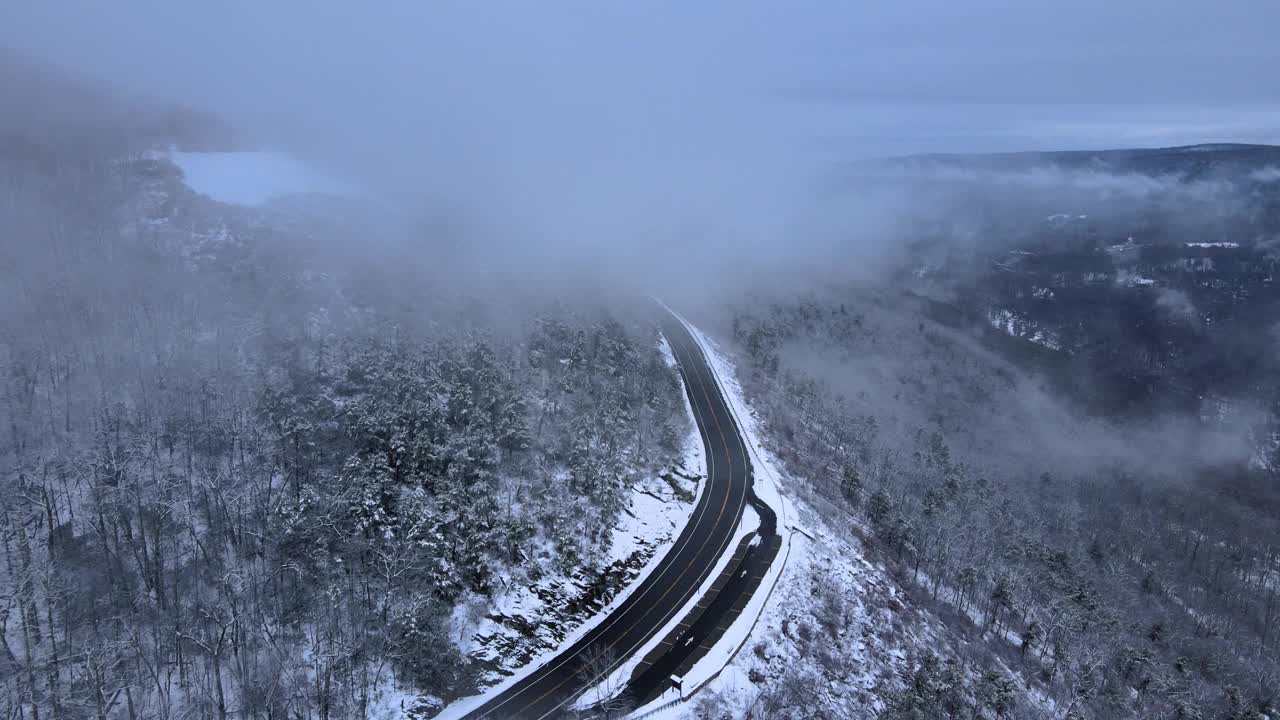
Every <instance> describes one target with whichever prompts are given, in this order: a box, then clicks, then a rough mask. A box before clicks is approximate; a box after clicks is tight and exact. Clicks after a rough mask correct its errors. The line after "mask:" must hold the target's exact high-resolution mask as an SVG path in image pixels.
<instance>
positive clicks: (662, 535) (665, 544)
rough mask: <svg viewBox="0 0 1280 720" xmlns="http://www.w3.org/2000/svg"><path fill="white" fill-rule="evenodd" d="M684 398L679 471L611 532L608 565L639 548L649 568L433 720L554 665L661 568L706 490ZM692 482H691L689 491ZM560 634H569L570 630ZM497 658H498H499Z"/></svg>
mask: <svg viewBox="0 0 1280 720" xmlns="http://www.w3.org/2000/svg"><path fill="white" fill-rule="evenodd" d="M659 350H660V351H661V353H662V355H663V357H664V358H665V359H666V362H667V365H668V366H669V367H673V368H674V367H675V364H676V361H675V356H674V355H673V354H672V352H671V349H670V347H669V346H668V345H667V344H666V341H665V340H662V341H661V342H660V346H659ZM681 396H682V397H684V398H685V401H684V403H685V413H686V415H687V416H688V419H689V432H688V434H687V436H686V437H685V439H684V445H683V450H684V452H683V456H682V459H681V462H680V468H679V472H678V473H676V474H673V475H672V476H670V477H668V478H665V479H664V478H660V477H653V478H645V479H643V480H642V481H641V482H639V483H637V484H636V485H635V486H633V487H632V492H631V495H630V501H629V506H628V510H627V511H626V512H624V513H623V515H622V517H621V519H620V521H619V524H618V526H617V527H616V528H614V530H613V542H612V543H611V546H610V549H609V555H608V561H610V562H618V561H620V560H622V559H625V558H628V557H631V556H633V554H634V553H635V552H636V550H638V549H642V550H645V551H646V552H647V553H648V560H647V562H646V564H645V565H644V566H643V567H642V568H641V569H640V570H639V572H638V573H637V574H636V575H635V576H634V577H632V578H631V579H630V580H629V581H628V582H627V584H626V586H625V587H624V588H623V589H622V590H621V591H619V592H618V593H617V594H616V595H615V596H614V597H613V598H612V599H611V600H610V601H609V603H608V604H606V605H605V606H604V607H602V608H600V609H599V610H597V611H596V612H594V613H593V614H592V615H591V616H590V617H589V618H588V619H586V620H585V621H583V622H581V624H579V625H577V626H576V627H573V628H569V629H568V630H569V631H568V632H566V633H565V634H564V636H563V638H562V639H560V640H559V641H558V642H556V643H554V645H553V646H551V647H549V648H548V649H546V650H544V651H543V652H541V653H539V654H538V655H537V656H536V657H535V658H533V659H532V660H530V661H528V662H526V663H524V664H522V665H521V666H519V667H518V668H513V669H512V674H510V675H509V676H507V677H505V678H504V679H503V680H502V681H501V682H499V683H497V684H494V685H492V686H490V687H487V688H485V689H484V691H483V692H481V693H479V694H477V695H473V696H470V697H465V698H461V699H459V700H456V701H454V702H453V703H452V704H450V705H449V706H448V707H446V708H445V709H444V710H443V711H441V712H440V714H439V715H437V716H435V718H433V720H455V719H456V718H460V717H463V716H465V715H466V714H467V713H469V712H471V711H472V710H474V709H475V708H478V707H480V706H481V705H483V704H484V703H485V702H487V701H488V699H489V698H491V697H496V696H497V695H499V694H501V693H502V692H504V691H506V690H507V689H508V688H510V687H512V686H513V685H515V684H516V683H518V682H520V681H521V680H522V679H523V678H525V677H527V676H528V675H530V674H532V673H533V672H535V671H537V670H538V669H539V668H541V667H542V666H544V665H546V664H547V663H549V662H552V661H553V660H555V659H556V658H557V657H559V656H560V655H561V654H562V653H563V652H565V651H566V650H568V649H569V648H571V647H573V645H574V644H576V643H577V642H578V641H579V640H580V639H582V637H583V636H585V635H586V634H587V633H588V632H590V631H591V630H592V629H594V628H595V627H597V626H598V625H600V623H602V622H604V621H605V620H606V619H608V617H609V616H610V614H612V613H613V612H614V610H616V609H617V608H618V607H619V606H621V605H622V604H623V603H624V602H626V600H627V598H629V597H630V596H631V595H632V593H634V592H635V590H636V588H638V587H640V585H642V584H643V583H644V581H645V580H646V579H647V578H648V577H649V576H650V575H651V574H652V573H653V571H654V570H655V569H656V568H657V567H658V565H659V564H661V562H662V559H663V558H664V557H666V555H667V553H668V552H669V551H670V550H671V547H672V545H673V544H674V543H675V540H676V538H677V537H678V536H679V535H680V533H681V531H682V530H683V529H684V527H685V525H686V524H688V522H689V521H690V518H691V517H692V514H693V509H694V508H695V507H697V505H698V501H699V500H700V499H701V497H702V493H703V492H704V491H705V488H706V468H707V462H706V450H705V448H704V446H703V444H702V436H701V434H700V433H699V432H698V425H697V422H696V421H695V419H694V415H693V408H692V406H690V404H689V400H688V397H687V394H686V393H684V392H683V391H682V392H681ZM689 478H692V479H693V480H692V483H693V487H692V489H691V491H690V487H689V482H690V480H688V479H689ZM677 483H679V484H682V485H683V487H684V489H685V490H686V491H688V492H689V494H687V495H681V494H679V493H677V492H676V491H675V487H673V486H674V485H675V484H677ZM563 580H564V579H563V578H560V579H558V580H557V579H548V580H547V581H546V582H557V581H560V582H563ZM545 597H548V596H546V595H541V596H540V594H539V593H538V592H537V591H536V589H534V588H519V589H516V590H514V591H513V592H510V593H506V594H504V595H502V596H500V597H499V598H496V599H495V601H494V610H495V611H496V612H497V613H507V612H525V613H530V612H537V611H538V610H539V609H541V608H543V607H545V605H546V600H545V599H544V598H545ZM560 629H561V630H566V628H560ZM455 632H456V633H457V634H458V636H460V637H462V638H474V637H475V636H476V635H482V636H483V635H486V634H490V633H495V632H506V630H505V629H504V628H501V627H499V626H498V625H497V624H496V623H494V622H493V620H492V618H490V617H487V616H483V617H481V618H479V619H478V620H477V621H475V622H474V623H473V624H471V625H469V626H465V627H463V628H457V629H455ZM467 642H468V641H467V640H465V639H463V640H462V644H463V645H464V650H476V648H475V647H466V645H467ZM481 652H488V654H489V655H493V654H494V653H493V652H492V649H490V650H489V651H484V650H482V651H481ZM494 659H495V660H496V659H497V658H496V656H495V658H494Z"/></svg>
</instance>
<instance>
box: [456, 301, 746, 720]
mask: <svg viewBox="0 0 1280 720" xmlns="http://www.w3.org/2000/svg"><path fill="white" fill-rule="evenodd" d="M677 320H679V319H678V318H677ZM681 324H682V325H683V323H681ZM685 334H686V335H688V336H689V338H690V339H693V334H692V333H690V332H689V331H688V328H685ZM668 339H670V338H668ZM672 345H673V351H674V345H675V343H673V344H672ZM682 349H683V350H684V351H685V353H686V354H688V348H687V347H682ZM698 353H699V354H700V355H701V356H702V358H703V363H702V365H703V367H705V368H706V370H707V371H708V372H709V373H711V372H714V371H712V370H711V363H710V362H709V361H707V360H706V355H705V353H702V351H701V348H698ZM695 357H696V356H695ZM681 367H682V368H683V367H684V366H683V365H681ZM690 367H691V368H692V366H690ZM695 375H698V378H697V379H698V387H699V389H700V390H701V391H702V397H703V399H704V400H705V401H706V402H707V404H708V406H713V405H714V403H712V402H711V396H710V395H708V394H707V388H706V385H705V384H704V383H703V382H702V377H701V374H700V373H695ZM717 393H718V394H719V391H718V388H717ZM721 401H722V403H721V404H725V403H724V397H723V395H721ZM690 404H691V405H692V404H693V403H692V402H691V403H690ZM726 407H727V405H726ZM695 414H696V413H695ZM711 419H712V420H714V421H715V424H716V430H717V431H718V433H719V435H720V445H721V447H722V448H724V451H725V459H726V460H728V461H729V478H730V481H732V478H733V454H732V453H730V452H729V443H728V441H727V439H726V438H725V434H724V428H722V427H721V426H720V418H719V416H718V415H717V414H716V413H715V412H712V413H711ZM704 422H705V421H704ZM730 423H733V420H732V418H730ZM731 426H732V427H733V429H734V431H735V432H734V437H735V438H736V439H737V440H738V443H739V445H740V446H741V448H742V450H743V451H744V452H743V459H744V460H745V459H746V449H747V448H746V446H745V445H743V444H742V442H741V440H742V438H741V435H740V434H739V433H738V432H737V425H736V424H732V425H731ZM704 438H705V436H704ZM705 444H706V446H707V450H708V451H710V449H711V444H710V442H706V443H705ZM713 456H714V453H711V452H708V453H707V458H708V463H710V462H711V458H712V457H713ZM749 465H750V464H749V463H746V464H744V465H743V472H744V474H745V473H746V471H747V468H748V467H749ZM708 475H709V476H710V475H711V471H710V470H709V471H708ZM730 489H732V482H731V483H730ZM747 494H748V493H747V483H743V492H742V493H741V497H740V498H739V500H738V509H737V510H736V512H735V513H734V516H733V518H734V520H733V528H736V527H737V524H738V521H739V520H741V518H742V509H743V507H744V506H745V505H746V500H747ZM728 502H729V494H728V493H726V494H725V499H724V501H723V502H722V503H721V505H720V514H719V515H717V516H716V522H715V523H714V524H713V525H712V527H713V528H714V527H715V526H716V525H718V524H719V522H720V519H721V518H723V517H724V509H725V507H727V506H728ZM732 539H733V532H730V533H729V534H728V535H727V536H725V539H724V541H723V542H721V544H720V548H719V550H718V551H717V552H716V556H717V557H718V556H720V555H722V554H723V553H724V550H725V548H727V547H728V546H729V542H730V541H731V540H732ZM706 546H707V541H706V540H703V542H702V545H700V546H699V548H698V553H696V554H695V557H696V556H697V555H698V554H701V552H702V551H703V550H705V549H706ZM692 567H693V566H692V564H690V565H688V566H686V567H685V569H684V570H683V571H681V573H680V578H683V577H684V573H685V572H687V571H688V570H689V569H691V568H692ZM714 569H715V565H714V563H713V564H711V565H710V566H709V567H708V568H707V569H706V570H705V571H704V572H702V573H699V575H700V578H699V580H698V582H697V583H695V584H694V586H693V587H692V588H690V590H689V592H687V593H684V598H683V599H681V601H680V602H679V603H678V604H676V605H675V606H674V607H673V609H671V610H670V611H668V612H667V613H666V617H664V618H663V620H662V623H666V622H667V621H668V620H670V619H671V618H672V617H674V616H675V614H676V613H678V612H680V610H681V609H682V608H683V607H684V604H685V603H686V602H688V598H689V597H691V596H692V594H693V593H696V592H697V591H698V589H699V588H700V587H701V585H702V583H703V581H705V579H706V576H707V575H709V574H710V572H711V571H712V570H714ZM673 587H674V585H672V586H669V587H668V588H667V591H666V592H664V593H663V594H662V596H661V597H659V598H658V599H659V600H661V599H662V598H665V597H666V596H667V594H668V593H670V592H671V590H672V588H673ZM655 608H656V605H655V606H653V607H651V608H650V610H648V611H646V612H645V613H644V614H643V615H641V616H640V619H639V620H636V621H635V622H633V623H632V624H631V626H630V627H628V628H627V629H626V630H625V631H623V633H622V634H623V635H626V634H627V633H629V632H631V631H632V630H634V629H635V627H636V625H638V624H639V623H640V620H643V619H644V618H646V617H648V615H649V613H650V612H652V611H653V609H655ZM610 625H612V623H610ZM658 627H659V628H660V627H661V624H659V626H658ZM651 637H652V636H649V637H646V638H642V639H641V640H639V641H638V642H636V643H635V644H633V645H632V646H631V648H630V649H628V651H627V652H626V653H624V654H623V656H622V657H621V658H620V659H619V660H617V661H615V662H614V663H612V664H611V665H610V666H609V667H608V668H607V669H606V670H605V671H604V672H603V673H601V674H600V675H598V676H597V677H596V678H594V679H593V680H594V683H593V684H597V683H599V682H600V680H601V679H603V678H605V677H608V676H609V675H610V674H612V673H613V671H614V670H615V669H616V668H617V667H618V666H619V665H621V664H622V663H624V662H626V661H627V659H628V658H630V657H631V656H632V655H633V654H634V653H635V652H636V650H637V649H639V647H640V646H641V645H643V644H644V643H646V642H648V641H649V639H650V638H651ZM620 640H621V638H619V639H618V641H620ZM618 641H615V642H612V643H608V644H606V645H605V649H606V650H608V649H611V648H613V646H614V645H616V644H617V642H618ZM574 654H575V655H576V654H577V653H574ZM577 674H580V673H577ZM572 677H574V676H570V677H567V678H565V679H564V680H561V681H560V682H558V683H556V685H555V686H553V687H551V688H550V689H549V690H547V691H546V692H544V693H542V694H541V695H539V696H538V697H537V698H534V700H533V702H532V703H530V704H529V705H526V706H525V708H526V709H527V708H528V707H530V706H531V705H534V704H536V703H538V702H540V701H541V700H542V699H543V698H545V697H546V696H547V695H549V694H551V693H552V692H554V691H556V690H558V689H559V688H560V687H561V686H562V685H564V684H565V683H566V682H568V681H569V680H570V679H572ZM587 689H590V686H587ZM574 697H576V696H570V697H568V698H566V699H564V700H562V701H561V702H559V703H557V704H556V705H555V707H553V708H551V709H550V710H548V711H547V712H545V713H543V714H542V715H540V716H539V717H538V718H537V720H545V719H546V718H547V717H548V716H550V715H551V714H552V713H555V712H557V711H559V710H560V708H562V707H564V706H565V705H566V704H568V703H569V702H570V701H571V700H573V699H574ZM495 709H496V708H495ZM491 712H492V711H491ZM481 717H483V716H481Z"/></svg>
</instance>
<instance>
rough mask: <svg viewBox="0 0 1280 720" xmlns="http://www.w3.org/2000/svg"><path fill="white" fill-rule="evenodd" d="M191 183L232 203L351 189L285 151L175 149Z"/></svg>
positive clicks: (174, 157)
mask: <svg viewBox="0 0 1280 720" xmlns="http://www.w3.org/2000/svg"><path fill="white" fill-rule="evenodd" d="M169 158H170V159H171V160H172V161H173V163H174V164H175V165H177V166H178V167H179V168H181V170H182V174H183V177H184V179H185V181H186V183H187V185H188V186H189V187H190V188H191V189H192V190H195V191H196V192H198V193H200V194H201V195H206V196H208V197H209V198H212V199H213V200H216V201H218V202H221V203H227V204H231V205H250V206H252V205H265V204H267V203H268V202H270V201H271V200H273V199H276V198H281V197H288V196H291V195H311V194H322V195H344V194H350V193H351V188H350V187H348V186H346V185H345V184H343V183H340V182H338V181H337V180H334V179H332V178H329V177H326V176H325V175H324V174H323V173H321V172H319V171H317V170H315V169H314V168H311V167H308V166H307V165H305V164H304V163H302V162H300V161H298V160H297V159H295V158H292V157H289V156H288V155H284V154H282V153H276V152H265V151H246V152H177V151H174V152H171V153H169Z"/></svg>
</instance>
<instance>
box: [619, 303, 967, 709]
mask: <svg viewBox="0 0 1280 720" xmlns="http://www.w3.org/2000/svg"><path fill="white" fill-rule="evenodd" d="M690 330H691V332H693V333H694V335H695V337H696V338H697V339H698V340H699V342H700V343H701V344H702V346H703V350H704V352H705V353H706V355H707V359H708V362H710V363H711V365H712V368H713V370H715V372H716V374H717V376H718V379H719V380H720V382H721V385H722V389H723V390H724V393H725V396H726V398H727V400H728V401H729V404H730V406H731V408H732V410H733V412H734V414H735V416H736V418H737V420H738V423H739V426H740V427H741V429H742V431H743V434H744V435H745V436H746V441H747V444H748V446H749V447H750V449H751V453H752V464H753V467H754V469H755V472H756V492H757V493H758V494H759V495H760V496H761V498H762V499H764V500H765V501H766V502H768V503H769V504H770V505H771V506H773V507H774V508H776V509H778V510H779V512H778V526H779V532H781V533H782V534H783V537H784V539H786V540H787V541H788V544H787V545H784V547H783V549H782V551H781V552H780V553H779V555H778V559H779V561H777V562H775V563H774V564H773V567H772V568H771V570H770V576H769V577H766V579H765V582H764V583H762V584H761V592H758V593H757V594H756V596H755V597H753V599H752V602H751V604H750V605H749V606H748V608H747V610H746V611H744V612H743V614H742V616H741V617H740V618H739V619H738V621H737V622H735V624H734V625H733V626H732V627H730V628H729V630H728V632H727V633H726V635H725V637H724V638H723V639H722V641H721V642H720V643H719V644H718V645H717V648H716V649H715V650H714V651H713V652H711V653H708V655H707V656H706V657H705V658H703V659H702V660H701V661H700V662H699V663H698V664H697V665H696V666H695V667H694V668H693V670H692V671H691V672H690V673H689V674H688V675H687V676H686V678H685V687H686V690H688V689H690V688H693V687H697V686H698V685H701V684H702V683H703V682H706V685H705V687H704V688H703V689H702V690H701V691H699V692H697V693H696V694H695V695H693V696H692V697H686V698H685V701H684V702H673V701H678V700H679V698H677V697H676V695H675V693H674V692H672V693H670V694H669V695H668V696H667V697H665V698H660V699H659V700H657V701H655V702H654V703H652V704H650V705H649V706H648V707H646V708H641V709H640V710H638V711H637V712H636V713H634V714H633V717H642V716H643V717H646V718H660V719H663V720H677V719H683V718H695V717H709V716H715V715H713V714H712V712H711V710H712V709H714V711H715V712H719V713H721V714H726V713H727V716H728V717H733V718H742V717H748V716H750V715H759V714H761V713H762V712H763V709H762V706H763V705H765V704H768V703H770V702H772V701H773V700H774V699H776V698H778V697H780V696H781V695H784V694H786V693H788V692H791V693H798V694H799V695H798V697H800V698H802V699H803V700H804V701H805V703H806V705H807V706H811V707H812V708H813V709H814V710H815V712H816V714H817V715H819V716H823V715H824V713H825V716H829V717H847V718H860V717H874V716H875V715H876V714H878V713H879V712H880V711H881V710H882V709H883V701H882V698H883V697H885V694H886V693H892V692H893V689H894V688H895V687H896V686H897V684H898V683H899V682H900V679H899V678H900V674H901V673H902V672H903V671H904V669H905V667H906V665H907V660H908V654H909V651H910V649H911V648H918V647H920V646H921V645H922V644H923V645H924V646H937V647H941V646H944V645H945V644H946V640H945V639H943V638H941V637H940V636H939V633H938V629H939V627H940V626H939V625H937V624H936V622H935V621H933V620H932V619H931V618H929V617H928V616H924V615H921V614H919V613H916V612H913V611H911V610H910V609H909V608H908V607H907V606H906V605H905V604H904V602H903V595H902V592H901V590H900V589H899V588H898V585H897V583H896V582H895V581H894V580H893V579H892V578H891V577H890V576H889V574H888V571H887V570H886V569H885V568H884V567H883V566H881V565H878V564H873V563H871V562H869V561H868V560H867V559H866V556H865V553H864V552H863V549H862V547H861V546H860V545H859V544H858V542H857V540H856V539H855V538H853V537H851V536H850V535H849V533H847V532H844V531H841V532H835V531H833V530H831V529H830V528H829V525H828V523H829V522H830V518H831V513H830V512H828V515H827V519H824V518H823V517H820V516H819V515H818V514H816V513H814V512H813V511H812V508H811V505H810V504H809V503H808V502H807V501H806V499H805V494H804V492H803V488H805V487H806V483H804V482H803V480H801V479H797V478H791V477H789V476H787V475H786V473H785V471H783V470H782V467H783V466H782V463H781V462H780V461H778V460H777V459H776V457H775V456H774V455H773V453H771V452H770V451H769V450H768V449H767V447H766V443H765V442H764V440H765V439H766V438H765V435H764V434H763V433H762V431H761V428H762V426H763V424H762V423H761V422H760V420H759V419H758V417H757V416H756V415H755V413H754V412H753V411H752V410H751V408H750V406H749V405H748V403H747V402H746V400H745V396H744V394H743V392H742V388H741V387H740V385H739V384H738V382H737V380H736V376H735V373H734V368H733V365H732V363H731V362H730V361H729V360H728V359H727V356H726V354H725V353H723V352H722V351H721V350H720V349H719V348H718V347H717V346H716V345H715V343H714V342H712V341H711V340H710V339H709V338H707V337H705V336H704V335H702V334H701V333H700V332H698V331H697V330H696V328H692V327H690ZM783 488H788V492H787V495H788V496H784V495H783V492H782V491H783ZM797 491H799V492H798V494H797ZM837 519H838V520H840V521H845V520H847V521H849V522H853V519H852V518H848V517H841V518H837ZM784 559H785V562H782V561H783V560H784ZM730 657H731V659H730ZM726 663H727V664H726ZM753 710H754V712H753Z"/></svg>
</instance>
